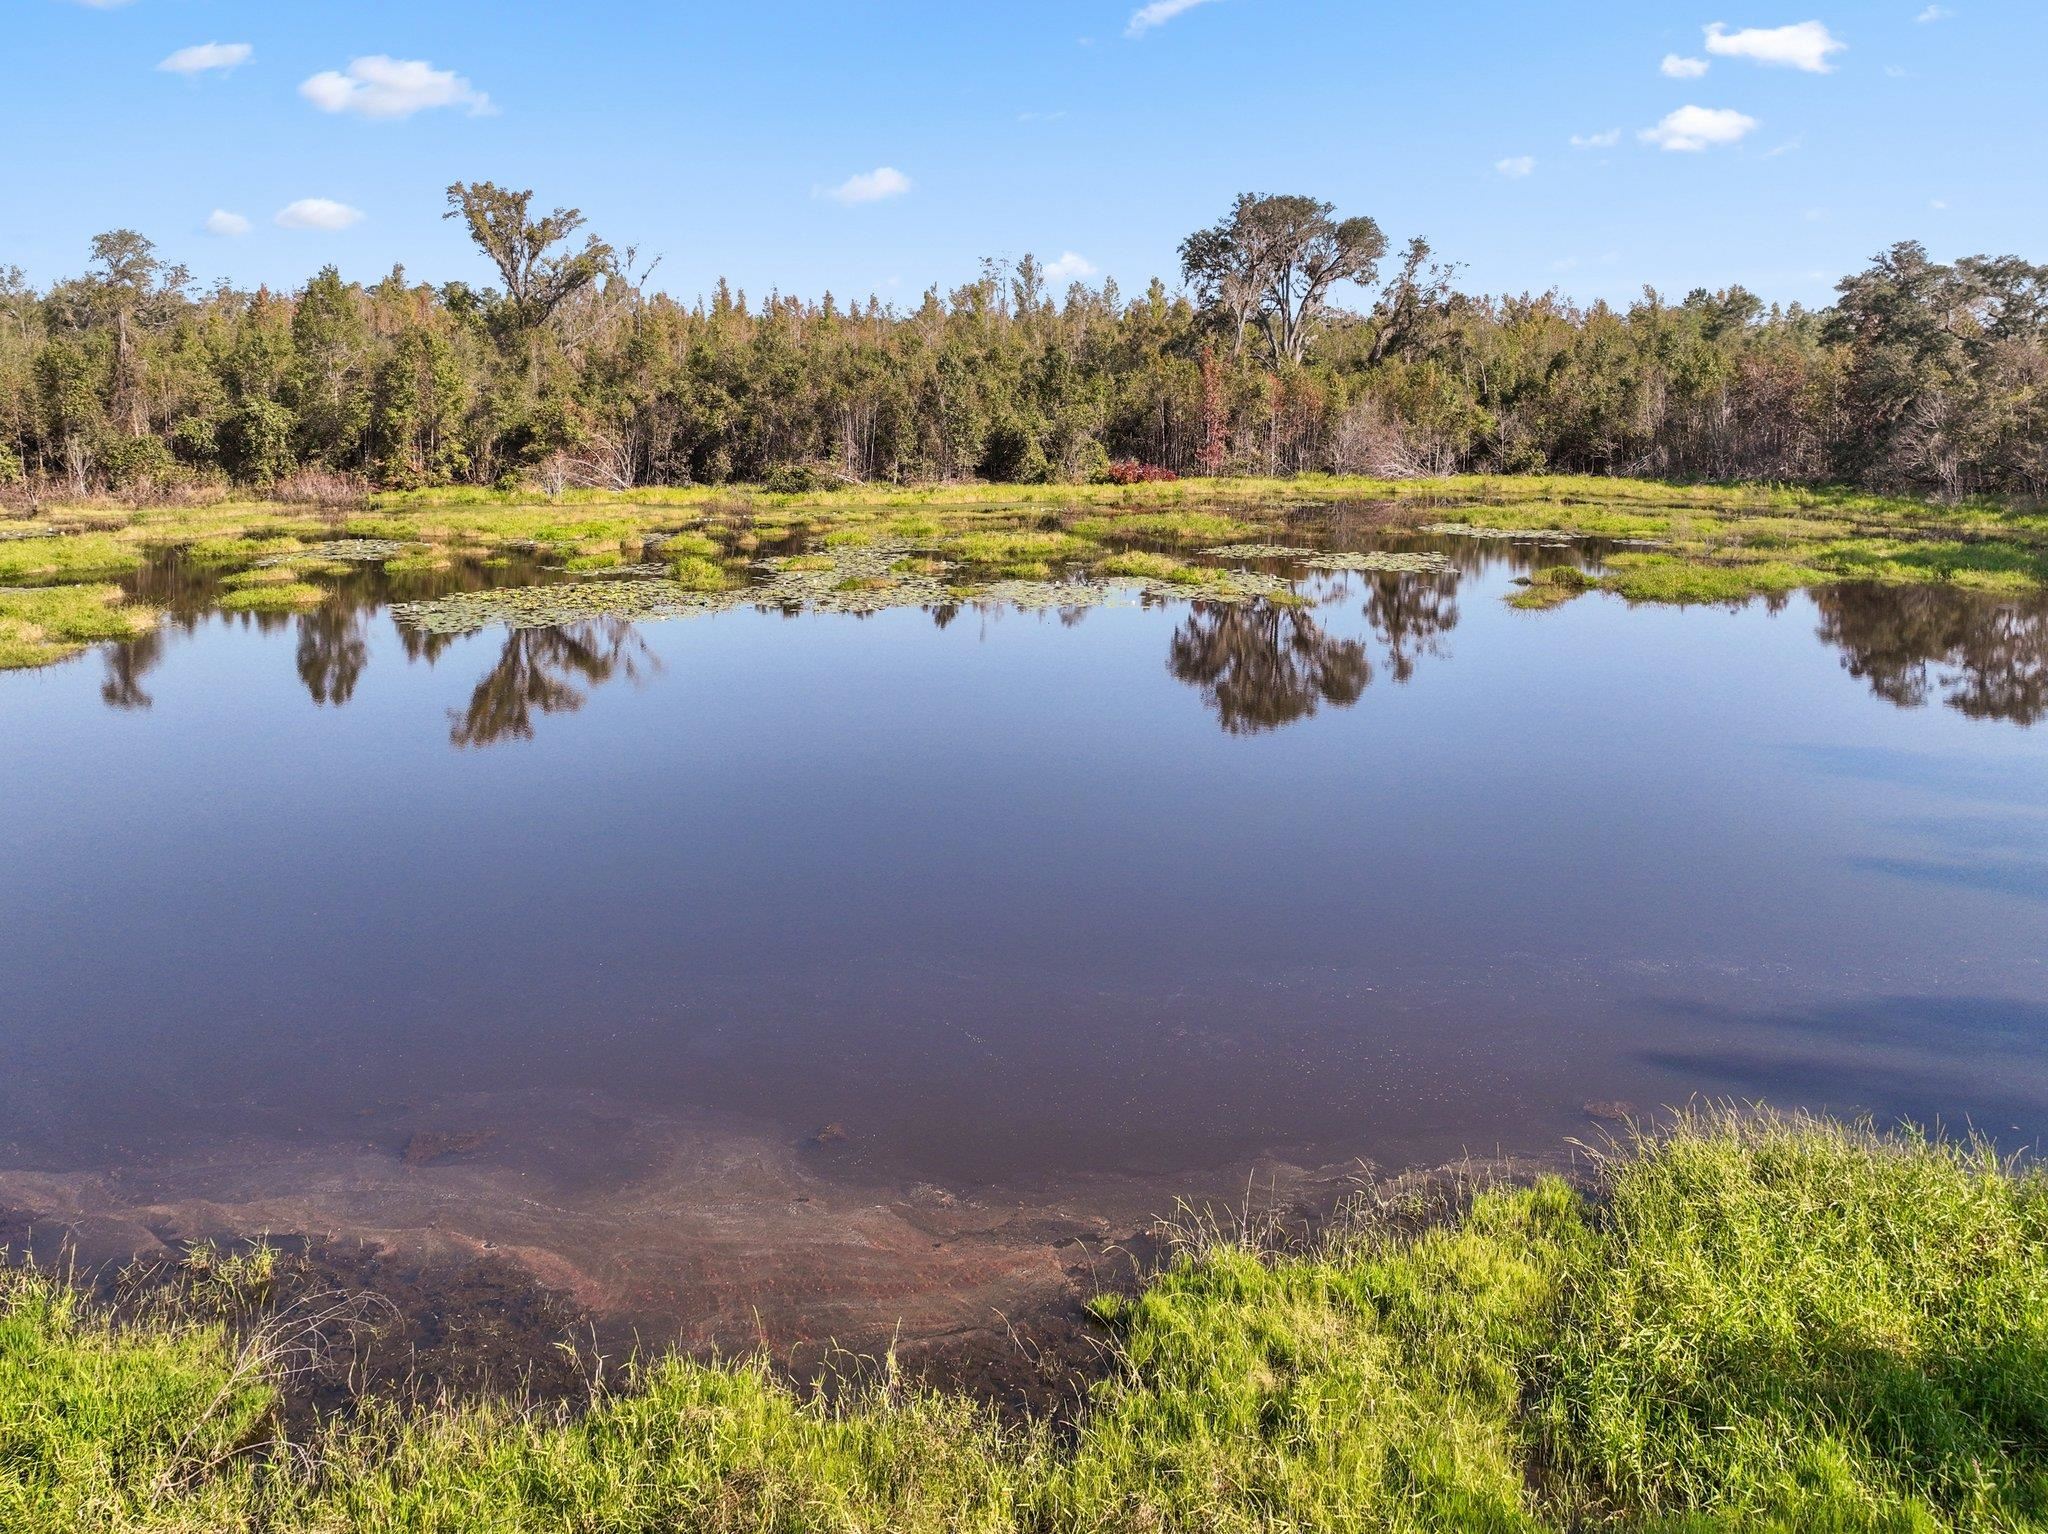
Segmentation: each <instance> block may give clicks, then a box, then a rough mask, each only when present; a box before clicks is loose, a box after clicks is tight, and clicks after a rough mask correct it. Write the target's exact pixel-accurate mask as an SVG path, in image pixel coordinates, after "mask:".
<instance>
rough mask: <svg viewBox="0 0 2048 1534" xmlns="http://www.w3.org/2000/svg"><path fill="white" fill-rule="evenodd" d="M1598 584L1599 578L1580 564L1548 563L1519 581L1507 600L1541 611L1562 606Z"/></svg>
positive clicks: (1513, 605) (1526, 609)
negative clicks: (1583, 568)
mask: <svg viewBox="0 0 2048 1534" xmlns="http://www.w3.org/2000/svg"><path fill="white" fill-rule="evenodd" d="M1599 584H1600V577H1598V576H1597V575H1593V574H1590V573H1588V572H1587V571H1585V570H1581V569H1580V568H1579V567H1578V566H1577V565H1548V566H1545V567H1544V568H1543V569H1541V570H1538V571H1537V572H1536V573H1535V574H1534V575H1531V576H1529V577H1528V578H1527V579H1526V580H1524V581H1522V582H1520V583H1519V586H1518V589H1517V590H1515V591H1512V592H1510V593H1508V599H1507V602H1508V606H1510V607H1519V608H1521V609H1522V610H1523V611H1525V612H1542V611H1544V610H1545V609H1547V608H1552V607H1560V606H1562V605H1563V604H1564V603H1566V602H1569V601H1571V599H1572V598H1573V597H1576V596H1578V595H1579V594H1580V593H1581V592H1585V591H1591V590H1593V589H1595V588H1596V587H1598V586H1599Z"/></svg>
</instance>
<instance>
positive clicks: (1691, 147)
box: [1638, 106, 1759, 154]
mask: <svg viewBox="0 0 2048 1534" xmlns="http://www.w3.org/2000/svg"><path fill="white" fill-rule="evenodd" d="M1758 126H1759V125H1758V123H1757V120H1756V119H1755V118H1754V117H1748V116H1745V115H1744V114H1742V113H1741V112H1737V111H1735V110H1734V109H1733V108H1730V107H1693V106H1686V107H1680V108H1679V109H1678V110H1677V111H1675V112H1671V113H1668V114H1666V116H1665V117H1664V119H1663V121H1661V122H1659V123H1658V124H1657V125H1656V126H1655V127H1654V128H1645V129H1643V131H1642V132H1641V134H1639V135H1638V137H1640V138H1641V139H1642V141H1643V142H1644V143H1646V144H1655V145H1656V146H1657V147H1658V148H1659V149H1668V150H1671V151H1674V152H1676V153H1679V154H1698V153H1700V152H1701V151H1702V150H1707V149H1713V148H1715V147H1717V146H1719V145H1724V144H1739V143H1741V142H1742V140H1743V139H1745V138H1747V137H1748V136H1749V135H1750V134H1752V133H1754V132H1755V131H1756V130H1757V127H1758Z"/></svg>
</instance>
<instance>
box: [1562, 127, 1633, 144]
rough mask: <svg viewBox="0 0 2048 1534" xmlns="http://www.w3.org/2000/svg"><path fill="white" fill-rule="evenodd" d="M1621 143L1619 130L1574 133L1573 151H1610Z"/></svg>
mask: <svg viewBox="0 0 2048 1534" xmlns="http://www.w3.org/2000/svg"><path fill="white" fill-rule="evenodd" d="M1620 142H1621V129H1619V128H1609V129H1608V130H1607V131H1606V132H1605V133H1574V134H1573V135H1572V148H1574V149H1612V148H1613V147H1614V146H1615V145H1616V144H1619V143H1620Z"/></svg>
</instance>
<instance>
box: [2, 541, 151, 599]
mask: <svg viewBox="0 0 2048 1534" xmlns="http://www.w3.org/2000/svg"><path fill="white" fill-rule="evenodd" d="M142 557H143V555H142V550H141V549H139V548H137V547H136V546H135V545H134V544H131V543H123V542H121V541H120V540H119V539H117V538H115V537H114V536H113V535H112V534H111V533H67V534H65V535H63V536H62V537H57V538H8V539H5V540H0V586H52V585H60V584H64V583H68V582H74V581H96V580H103V579H105V578H106V577H108V576H110V575H124V574H126V573H127V572H128V571H130V570H133V569H134V568H135V567H136V566H137V565H139V564H141V563H142Z"/></svg>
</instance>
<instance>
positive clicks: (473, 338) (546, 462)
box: [0, 182, 2048, 498]
mask: <svg viewBox="0 0 2048 1534" xmlns="http://www.w3.org/2000/svg"><path fill="white" fill-rule="evenodd" d="M448 203H449V208H448V212H449V216H450V217H451V218H454V219H456V220H458V221H459V222H460V223H461V224H462V226H463V227H464V228H465V229H466V230H467V231H468V232H469V234H470V235H471V237H472V239H473V240H474V241H475V243H476V244H477V246H478V248H479V250H480V251H481V252H482V253H483V255H484V256H485V257H486V258H487V259H488V260H489V262H490V264H491V266H492V267H493V268H494V269H495V272H496V276H497V281H496V283H495V285H475V284H470V283H466V282H460V281H450V282H443V283H440V284H428V283H422V282H417V281H414V280H412V279H411V278H409V277H408V276H407V274H406V272H405V271H404V269H403V268H394V269H393V270H392V272H391V273H390V274H389V275H387V276H386V277H384V278H383V279H382V280H381V281H379V282H376V283H374V284H370V285H364V284H360V283H353V282H348V281H345V280H343V278H342V277H341V275H340V274H339V273H338V272H337V271H336V270H335V269H334V268H333V267H328V268H325V269H324V270H322V271H321V272H319V273H318V274H317V275H316V276H315V277H313V278H312V280H311V281H309V282H308V283H307V284H306V285H305V286H304V287H303V288H301V289H299V290H298V291H297V292H292V293H282V292H274V291H272V290H270V289H268V288H256V289H253V290H250V289H243V288H238V287H235V286H232V285H230V284H227V283H223V284H220V285H219V286H216V287H214V288H212V289H209V290H204V291H200V290H197V289H196V288H195V286H194V284H193V283H192V281H191V279H190V275H189V273H187V272H186V271H185V270H184V269H182V268H180V267H176V266H173V265H170V264H168V263H166V262H165V261H163V260H162V259H160V258H159V256H158V255H157V252H156V250H155V247H154V246H153V245H152V244H151V242H150V241H149V240H147V239H146V238H144V237H143V236H141V235H139V234H137V233H135V232H133V231H130V230H117V231H113V232H110V233H107V234H103V235H101V236H99V237H97V238H96V239H95V240H93V242H92V247H91V252H90V263H89V266H88V269H87V270H86V271H85V273H84V274H83V275H81V276H78V277H75V278H71V279H67V280H64V281H60V282H57V283H55V284H54V285H52V286H51V287H49V288H48V289H47V290H46V291H38V290H37V289H35V288H34V287H33V286H31V285H30V284H29V283H28V282H26V281H25V280H24V278H23V277H22V274H21V273H20V272H19V271H18V270H17V269H11V268H0V488H12V489H15V490H26V491H28V492H29V493H32V494H72V495H88V494H91V493H95V492H102V491H104V492H111V493H116V494H126V495H145V494H150V493H159V492H166V491H175V490H178V489H180V488H182V487H189V486H195V485H205V484H209V483H233V484H236V485H243V486H255V487H271V488H273V489H277V488H289V487H291V486H294V485H301V486H305V485H312V486H317V485H319V484H322V483H328V482H332V483H335V484H340V485H343V486H349V485H356V486H363V487H370V486H374V487H381V488H409V487H419V486H428V485H443V484H479V485H506V486H511V485H526V486H537V487H539V488H542V489H546V490H551V491H552V490H557V489H559V488H562V487H564V486H568V485H587V486H605V487H614V488H624V487H628V486H634V485H650V484H668V485H674V484H691V483H697V484H720V483H726V482H736V481H744V482H753V483H764V484H767V485H769V486H771V487H777V488H790V489H800V488H822V487H828V486H829V485H831V484H833V483H835V482H839V481H842V480H884V481H928V480H952V479H965V478H977V477H978V478H982V479H987V480H994V481H1025V482H1031V481H1046V480H1090V479H1100V478H1104V477H1118V476H1121V475H1123V474H1127V473H1138V474H1158V473H1174V474H1183V475H1192V474H1209V475H1214V474H1265V475H1285V474H1293V473H1300V472H1306V471H1327V472H1336V473H1354V474H1373V475H1397V476H1398V475H1415V474H1443V473H1455V472H1489V473H1516V472H1525V471H1537V470H1549V471H1553V472H1572V473H1594V474H1630V475H1653V476H1662V477H1668V478H1674V479H1697V480H1723V481H1725V480H1766V481H1772V482H1782V483H1822V482H1827V483H1842V484H1850V485H1857V486H1863V487H1868V488H1872V489H1881V490H1890V491H1900V492H1913V493H1922V494H1934V495H1942V496H1962V495H1970V494H1992V495H2003V496H2011V497H2024V498H2038V497H2041V496H2042V495H2043V494H2044V493H2048V267H2043V266H2037V265H2032V264H2030V263H2028V262H2026V261H2024V260H2022V259H2020V258H2018V257H2015V256H2005V257H1988V256H1973V257H1966V258H1964V259H1961V260H1957V261H1954V262H1952V263H1942V262H1938V261H1935V260H1933V259H1932V258H1931V257H1930V256H1929V254H1928V252H1927V251H1926V250H1925V249H1924V248H1923V247H1921V246H1920V245H1918V244H1913V243H1904V244H1899V245H1896V246H1894V247H1892V248H1891V249H1890V250H1887V251H1885V252H1884V253H1882V254H1881V255H1879V256H1877V257H1876V258H1875V259H1874V260H1873V261H1872V262H1871V264H1870V265H1869V266H1868V267H1867V268H1866V269H1865V270H1863V271H1861V272H1858V273H1855V274H1853V275H1851V276H1848V277H1846V278H1844V279H1843V280H1842V282H1841V283H1840V284H1839V285H1838V289H1837V298H1836V300H1835V302H1834V304H1833V305H1832V306H1830V307H1828V308H1825V309H1818V310H1814V309H1807V308H1803V307H1801V306H1799V305H1796V304H1795V305H1790V306H1779V305H1770V306H1768V307H1767V306H1766V305H1765V304H1764V302H1763V301H1762V300H1761V299H1759V298H1758V297H1757V296H1756V295H1754V294H1752V293H1750V292H1748V291H1746V290H1745V289H1743V288H1741V287H1739V286H1737V287H1728V288H1723V289H1719V290H1714V291H1709V290H1706V289H1700V290H1697V291H1694V292H1692V293H1690V294H1688V295H1686V297H1685V298H1684V299H1683V300H1682V301H1673V300H1670V299H1667V298H1665V297H1663V296H1661V295H1659V294H1657V293H1655V292H1652V291H1648V290H1646V291H1645V292H1644V293H1643V295H1642V296H1641V297H1640V298H1639V299H1637V300H1636V301H1635V302H1633V303H1631V304H1628V305H1627V306H1625V307H1617V306H1613V305H1609V304H1606V303H1594V304H1592V305H1589V306H1588V305H1580V304H1576V303H1573V302H1571V301H1570V300H1569V299H1567V298H1565V297H1564V296H1563V295H1561V294H1559V293H1557V292H1555V291H1552V292H1546V293H1524V294H1521V295H1518V296H1490V295H1485V294H1475V293H1469V292H1466V291H1464V290H1463V289H1462V288H1461V287H1460V285H1459V281H1458V277H1459V270H1458V268H1457V267H1455V266H1454V265H1452V264H1450V263H1447V262H1444V261H1442V260H1440V259H1438V257H1437V256H1436V254H1435V252H1433V251H1432V250H1431V248H1430V246H1429V244H1428V243H1427V242H1426V241H1425V240H1422V239H1420V238H1417V239H1413V240H1410V241H1409V242H1408V243H1407V244H1406V245H1405V246H1404V247H1402V248H1401V249H1400V250H1398V251H1391V250H1390V248H1389V245H1388V242H1387V240H1386V238H1385V236H1384V235H1383V233H1382V231H1381V230H1380V228H1379V226H1378V224H1377V223H1375V222H1374V221H1373V220H1372V219H1370V218H1364V217H1348V218H1339V217H1338V216H1337V215H1336V212H1335V210H1334V209H1333V208H1332V207H1331V206H1330V205H1329V204H1327V203H1324V202H1320V201H1318V200H1316V199H1314V198H1309V197H1297V196H1255V195H1250V194H1247V195H1246V196H1243V197H1240V198H1238V199H1237V201H1236V203H1235V204H1234V205H1233V206H1232V207H1231V208H1230V209H1229V210H1228V212H1227V213H1226V214H1225V215H1224V216H1223V217H1222V218H1221V219H1219V220H1218V222H1217V223H1216V224H1215V225H1213V226H1211V227H1209V228H1206V229H1203V230H1200V231H1197V232H1196V233H1194V234H1192V235H1190V236H1189V237H1188V239H1187V240H1186V241H1184V242H1183V244H1182V246H1181V250H1180V258H1181V263H1180V272H1179V278H1180V281H1179V283H1178V285H1177V286H1175V287H1173V288H1169V287H1168V285H1167V284H1166V283H1165V282H1164V281H1162V280H1158V279H1155V280H1154V281H1153V282H1152V283H1151V284H1150V285H1149V286H1148V288H1147V289H1146V290H1145V291H1144V292H1143V293H1142V294H1138V295H1135V296H1130V295H1126V294H1125V293H1123V292H1121V291H1120V290H1119V289H1118V288H1117V286H1116V284H1115V283H1114V282H1111V281H1105V282H1103V283H1101V284H1100V285H1093V286H1092V285H1089V284H1087V283H1081V282H1076V283H1072V284H1070V285H1068V286H1067V287H1066V288H1065V289H1064V291H1055V290H1054V284H1053V283H1051V282H1050V281H1049V280H1048V277H1047V273H1046V269H1045V267H1044V266H1043V265H1042V264H1041V263H1040V262H1038V261H1037V260H1035V259H1033V258H1032V257H1030V256H1025V257H1023V258H1021V259H1019V260H1017V261H1015V262H999V261H994V260H990V261H985V262H984V263H983V264H982V267H981V270H980V271H979V273H978V274H977V275H976V276H975V277H974V278H973V280H971V281H969V282H967V283H965V284H963V285H961V286H959V287H956V288H953V289H952V290H950V291H942V290H940V289H939V288H937V287H934V288H932V289H930V290H928V291H927V292H926V293H925V294H924V295H923V298H922V301H921V302H919V303H918V304H916V305H915V306H914V307H907V306H903V307H899V306H896V305H886V304H883V303H882V302H881V301H880V300H879V299H877V298H875V297H873V296H870V297H868V298H867V299H865V300H864V301H861V302H858V303H842V302H840V301H839V300H837V299H836V298H834V296H833V295H831V294H829V293H828V294H826V295H824V296H823V297H821V298H819V299H816V300H807V299H799V298H795V297H791V296H787V295H783V294H779V293H771V294H769V295H768V296H766V297H765V298H757V299H754V300H752V301H750V300H749V299H748V297H747V295H746V294H745V293H744V292H736V291H734V290H733V289H732V288H731V287H729V286H728V284H726V283H725V282H723V281H721V282H720V283H719V284H718V286H717V288H716V289H715V291H714V292H713V293H711V294H710V295H709V296H708V297H705V298H701V299H698V300H696V301H690V302H686V301H683V300H681V299H678V298H676V297H674V296H673V295H670V294H668V293H665V292H662V291H660V290H659V289H657V288H656V287H655V286H654V285H653V282H652V278H651V271H652V265H651V264H647V265H643V264H642V263H641V261H640V259H639V257H638V255H637V253H636V252H633V251H631V250H624V251H620V250H615V249H614V248H613V247H611V246H610V245H608V244H607V243H606V242H604V241H603V240H601V239H599V238H597V237H596V236H594V235H591V234H589V233H587V232H586V231H585V229H584V219H583V217H582V215H581V214H580V213H579V212H577V210H575V209H569V208H557V209H555V210H553V211H552V212H551V213H548V214H546V215H538V214H537V213H536V212H535V210H534V208H533V204H532V194H531V193H530V192H524V191H515V190H510V189H506V188H501V187H498V186H495V185H492V184H490V183H487V182H486V183H476V184H469V185H457V186H454V187H451V188H449V191H448ZM579 235H580V236H582V242H581V243H580V244H578V243H577V237H578V236H579Z"/></svg>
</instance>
